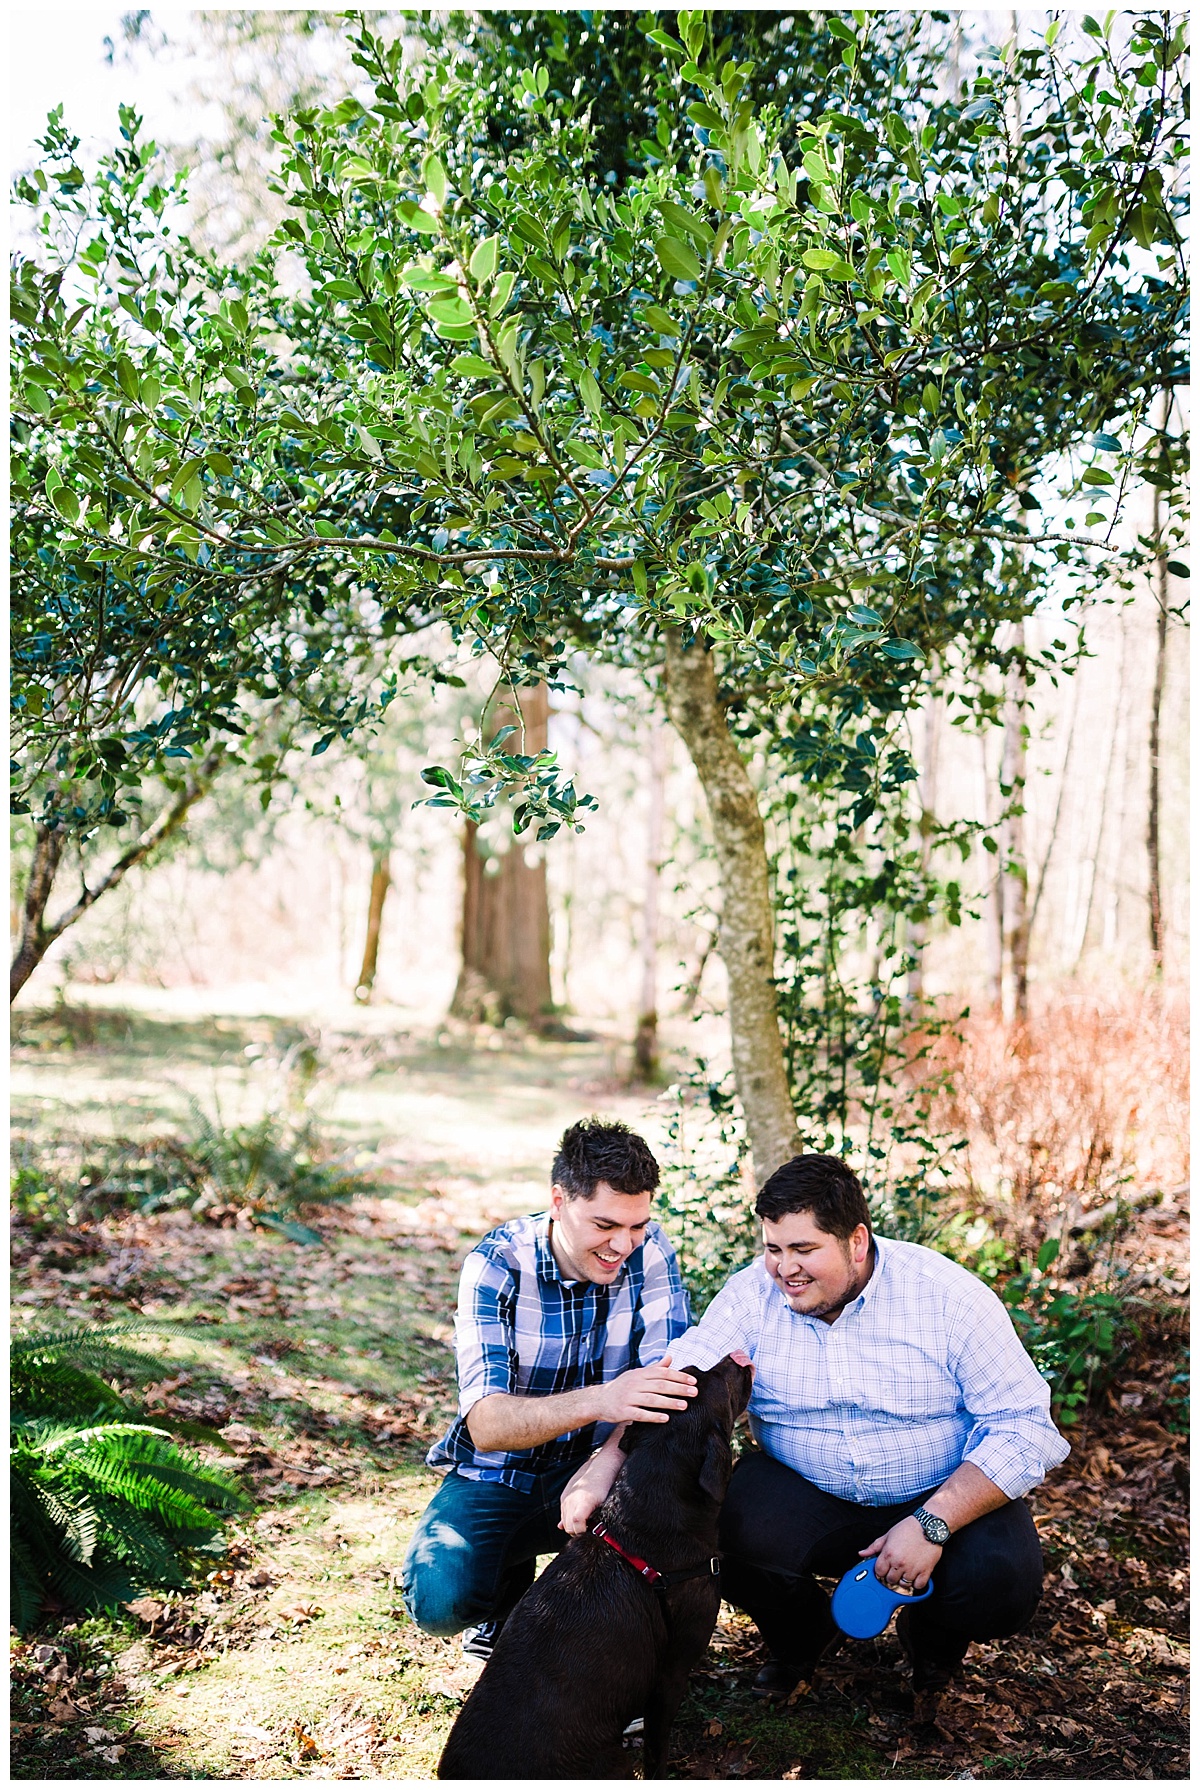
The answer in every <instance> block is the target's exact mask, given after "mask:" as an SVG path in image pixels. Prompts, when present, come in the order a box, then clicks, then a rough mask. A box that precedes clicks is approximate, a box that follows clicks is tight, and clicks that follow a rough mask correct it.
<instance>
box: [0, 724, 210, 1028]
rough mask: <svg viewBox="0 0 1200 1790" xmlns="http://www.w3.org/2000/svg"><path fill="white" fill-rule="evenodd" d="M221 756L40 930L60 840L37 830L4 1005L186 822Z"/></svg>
mask: <svg viewBox="0 0 1200 1790" xmlns="http://www.w3.org/2000/svg"><path fill="white" fill-rule="evenodd" d="M223 758H224V753H223V752H220V751H217V752H210V753H209V755H208V757H207V758H205V759H202V760H201V762H200V764H198V765H197V766H196V768H195V770H194V771H192V772H190V773H189V775H188V777H187V780H186V782H185V783H184V786H183V788H182V790H181V791H180V793H179V794H178V795H177V796H176V797H175V799H174V801H172V802H169V803H168V804H167V806H166V807H165V808H163V809H162V810H161V811H160V812H159V813H158V814H157V815H156V816H155V818H154V819H153V820H152V821H151V822H150V825H149V826H148V827H146V828H145V830H144V831H143V832H141V833H139V835H138V837H137V838H136V839H135V840H134V842H133V844H132V845H131V846H130V847H129V850H128V851H126V852H123V853H122V854H121V856H120V857H119V858H118V859H117V861H116V863H115V864H114V865H113V866H112V868H111V869H110V870H109V871H108V872H107V873H106V875H104V876H102V877H101V879H100V881H99V882H98V883H97V884H96V886H95V887H94V888H92V889H89V888H88V887H87V886H86V885H85V886H84V888H83V891H82V893H81V894H80V896H79V899H78V900H77V901H76V902H75V903H74V904H73V905H72V906H71V907H69V908H66V909H65V910H64V911H63V912H62V913H61V914H60V915H59V916H58V919H57V920H55V921H53V922H52V923H51V924H50V925H49V926H47V925H46V924H45V919H46V908H47V906H48V905H49V902H50V894H51V891H52V889H53V887H54V879H55V876H56V874H57V872H58V869H59V866H60V863H61V861H62V853H63V847H64V845H65V844H66V840H65V837H64V836H63V835H62V833H61V832H60V830H59V829H57V828H53V829H51V828H49V827H39V828H38V831H37V840H36V844H35V846H34V854H33V866H32V869H31V870H30V873H29V883H28V885H27V887H26V890H25V919H24V925H23V926H22V929H21V939H20V943H19V944H18V946H17V954H16V956H15V957H14V958H13V961H12V967H11V969H10V970H9V978H8V999H9V1003H10V1005H11V1003H12V1002H13V1001H15V1000H16V998H17V996H18V995H19V994H20V992H21V990H22V989H23V988H24V986H25V984H26V982H28V980H29V978H30V976H32V974H33V972H34V970H36V969H37V967H38V965H39V964H40V963H41V961H42V959H43V958H44V957H45V955H46V953H47V951H48V950H49V949H50V947H51V945H52V944H53V943H54V941H55V940H56V939H59V938H61V937H62V935H63V933H64V932H65V931H66V930H67V928H68V927H69V926H74V924H75V922H76V921H77V920H81V919H82V918H83V916H84V914H86V913H87V911H88V909H89V908H92V907H94V906H95V905H96V903H97V902H98V901H99V899H100V897H101V896H102V895H106V894H107V893H108V891H109V890H110V889H115V888H116V886H117V884H118V883H119V882H121V881H123V880H124V878H125V876H126V875H127V874H128V872H129V871H130V870H132V869H133V868H134V866H135V865H137V864H141V863H142V862H144V860H145V859H146V858H148V857H149V856H150V854H151V852H153V851H154V850H155V848H156V847H157V846H159V845H161V844H162V843H163V841H164V840H165V839H169V838H170V836H171V834H172V833H176V832H178V830H179V828H180V827H181V826H182V825H183V823H184V821H185V820H186V819H187V816H188V812H189V810H190V809H191V808H192V807H194V805H195V804H196V803H197V802H198V801H199V800H200V797H201V796H203V795H206V794H207V793H208V790H209V787H210V785H211V783H212V780H213V778H214V777H215V776H216V773H217V771H218V770H219V768H220V765H221V761H222V759H223Z"/></svg>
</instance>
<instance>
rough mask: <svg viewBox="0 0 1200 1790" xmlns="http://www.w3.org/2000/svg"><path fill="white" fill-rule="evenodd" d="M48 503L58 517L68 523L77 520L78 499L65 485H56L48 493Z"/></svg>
mask: <svg viewBox="0 0 1200 1790" xmlns="http://www.w3.org/2000/svg"><path fill="white" fill-rule="evenodd" d="M50 501H51V503H52V504H53V505H54V507H55V509H56V510H57V511H58V513H59V515H60V516H63V517H65V518H66V520H67V521H68V522H78V520H79V499H78V498H77V497H76V495H75V493H74V492H73V491H72V490H71V489H70V487H69V486H67V485H56V486H55V488H54V490H53V491H51V493H50Z"/></svg>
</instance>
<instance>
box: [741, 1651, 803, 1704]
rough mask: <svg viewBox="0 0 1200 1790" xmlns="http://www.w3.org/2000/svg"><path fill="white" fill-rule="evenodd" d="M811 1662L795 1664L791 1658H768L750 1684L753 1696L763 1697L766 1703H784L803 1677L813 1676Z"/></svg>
mask: <svg viewBox="0 0 1200 1790" xmlns="http://www.w3.org/2000/svg"><path fill="white" fill-rule="evenodd" d="M812 1673H813V1668H812V1666H811V1664H804V1665H799V1666H797V1665H793V1664H792V1663H791V1662H790V1661H789V1660H784V1659H773V1660H768V1661H767V1663H766V1665H765V1666H764V1667H763V1668H762V1670H761V1671H760V1672H759V1673H758V1674H757V1675H756V1676H755V1680H754V1683H753V1684H752V1685H751V1686H750V1695H751V1696H752V1697H761V1698H762V1700H763V1701H764V1702H765V1703H782V1702H783V1700H784V1698H785V1697H790V1696H791V1694H792V1692H793V1691H794V1690H795V1688H796V1686H797V1685H798V1684H799V1683H800V1680H801V1679H802V1678H811V1677H812Z"/></svg>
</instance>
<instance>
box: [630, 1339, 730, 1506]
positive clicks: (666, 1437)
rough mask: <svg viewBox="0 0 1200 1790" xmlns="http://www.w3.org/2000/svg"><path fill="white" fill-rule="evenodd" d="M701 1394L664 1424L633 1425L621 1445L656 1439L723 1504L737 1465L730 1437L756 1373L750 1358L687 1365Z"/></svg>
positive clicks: (702, 1486)
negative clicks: (710, 1363) (692, 1365)
mask: <svg viewBox="0 0 1200 1790" xmlns="http://www.w3.org/2000/svg"><path fill="white" fill-rule="evenodd" d="M685 1372H687V1373H690V1374H691V1375H692V1376H693V1378H694V1379H695V1381H696V1386H697V1392H696V1396H695V1398H693V1399H689V1400H688V1405H687V1409H686V1411H673V1412H672V1413H671V1416H670V1418H669V1419H668V1421H667V1422H666V1423H665V1424H658V1423H631V1424H630V1425H629V1427H628V1429H627V1430H626V1431H625V1434H624V1436H622V1438H621V1447H622V1448H623V1449H624V1450H625V1452H626V1453H627V1454H628V1453H631V1452H632V1451H633V1450H634V1449H635V1448H642V1447H645V1446H646V1445H647V1444H648V1443H654V1442H658V1443H659V1444H661V1446H662V1447H663V1449H664V1450H666V1449H669V1450H670V1451H671V1452H672V1454H673V1455H674V1456H675V1457H676V1458H677V1459H678V1460H679V1461H680V1462H681V1463H683V1462H686V1463H687V1465H688V1466H690V1467H694V1470H695V1475H696V1480H695V1483H696V1484H697V1485H698V1486H699V1488H700V1490H701V1491H702V1492H703V1493H704V1494H705V1495H706V1496H707V1497H709V1498H711V1499H712V1500H713V1502H714V1503H716V1504H720V1503H721V1502H722V1500H723V1499H724V1497H725V1488H726V1486H727V1485H728V1483H729V1475H730V1472H731V1470H732V1467H733V1451H732V1449H731V1448H730V1437H731V1435H732V1434H733V1426H734V1423H735V1422H736V1421H737V1419H738V1417H739V1416H740V1415H741V1413H742V1412H743V1411H744V1410H745V1409H746V1406H747V1404H748V1403H749V1402H750V1390H751V1387H752V1385H753V1382H754V1372H753V1369H752V1368H751V1367H750V1365H749V1363H748V1362H744V1361H735V1360H734V1358H733V1356H732V1355H726V1356H725V1357H724V1358H723V1359H722V1360H721V1361H718V1362H717V1364H716V1366H715V1367H707V1368H698V1367H697V1368H687V1369H685Z"/></svg>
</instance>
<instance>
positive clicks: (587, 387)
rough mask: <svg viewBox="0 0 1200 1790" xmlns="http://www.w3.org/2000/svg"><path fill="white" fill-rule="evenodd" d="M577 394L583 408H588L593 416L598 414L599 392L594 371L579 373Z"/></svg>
mask: <svg viewBox="0 0 1200 1790" xmlns="http://www.w3.org/2000/svg"><path fill="white" fill-rule="evenodd" d="M579 395H580V397H581V398H582V399H583V402H584V407H585V409H587V410H590V411H591V413H592V415H593V416H599V414H600V405H601V393H600V386H599V384H598V382H597V380H596V375H595V374H594V373H588V372H584V373H581V374H580V375H579Z"/></svg>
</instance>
